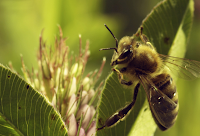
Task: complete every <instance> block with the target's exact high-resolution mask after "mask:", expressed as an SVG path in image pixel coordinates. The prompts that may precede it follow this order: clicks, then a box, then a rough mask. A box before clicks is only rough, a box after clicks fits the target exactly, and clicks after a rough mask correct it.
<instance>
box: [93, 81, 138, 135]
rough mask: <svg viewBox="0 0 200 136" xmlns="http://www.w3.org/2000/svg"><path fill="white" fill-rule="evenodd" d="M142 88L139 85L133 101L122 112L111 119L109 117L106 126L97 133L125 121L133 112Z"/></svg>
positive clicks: (135, 90)
mask: <svg viewBox="0 0 200 136" xmlns="http://www.w3.org/2000/svg"><path fill="white" fill-rule="evenodd" d="M139 87H140V83H138V84H137V85H136V87H135V89H134V94H133V100H132V102H131V103H130V104H129V105H127V106H125V107H124V108H123V109H122V110H120V111H118V112H117V113H115V114H113V115H112V116H111V117H109V118H108V119H107V120H106V122H105V124H104V125H103V127H101V128H97V131H99V130H101V129H104V128H105V127H111V126H113V125H116V123H118V122H119V121H121V120H123V119H124V117H125V116H126V115H127V114H128V113H129V112H130V111H131V109H132V108H133V106H134V104H135V101H136V98H137V94H138V90H139Z"/></svg>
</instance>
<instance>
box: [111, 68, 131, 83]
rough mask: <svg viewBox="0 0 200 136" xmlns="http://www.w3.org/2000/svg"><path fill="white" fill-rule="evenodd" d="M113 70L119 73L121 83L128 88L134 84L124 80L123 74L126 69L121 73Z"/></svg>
mask: <svg viewBox="0 0 200 136" xmlns="http://www.w3.org/2000/svg"><path fill="white" fill-rule="evenodd" d="M112 70H113V71H115V72H117V74H118V76H119V81H120V83H121V84H123V85H127V86H130V85H132V84H133V82H132V81H126V80H124V79H123V74H122V72H124V71H125V70H126V69H125V68H122V69H121V70H120V71H119V70H118V69H116V68H113V69H112Z"/></svg>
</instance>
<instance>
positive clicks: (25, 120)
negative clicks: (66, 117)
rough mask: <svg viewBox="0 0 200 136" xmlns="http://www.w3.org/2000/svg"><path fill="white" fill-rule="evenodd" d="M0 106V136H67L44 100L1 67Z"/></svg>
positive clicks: (64, 129) (18, 78) (21, 80)
mask: <svg viewBox="0 0 200 136" xmlns="http://www.w3.org/2000/svg"><path fill="white" fill-rule="evenodd" d="M0 106H1V107H0V130H1V131H0V135H20V136H22V135H29V136H33V135H59V136H66V135H67V130H66V128H65V125H64V123H63V121H62V119H61V117H60V115H59V114H58V113H57V112H56V111H55V109H54V108H53V106H51V104H50V103H49V102H48V101H47V100H46V98H45V97H44V96H43V95H41V94H40V93H38V92H37V91H36V90H34V89H33V88H32V87H31V86H30V85H29V84H28V83H26V82H25V81H24V80H23V79H21V78H20V77H19V76H18V75H17V74H15V73H13V72H11V71H10V70H9V69H7V68H5V67H4V66H2V65H0Z"/></svg>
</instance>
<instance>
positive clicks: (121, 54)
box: [100, 25, 140, 66]
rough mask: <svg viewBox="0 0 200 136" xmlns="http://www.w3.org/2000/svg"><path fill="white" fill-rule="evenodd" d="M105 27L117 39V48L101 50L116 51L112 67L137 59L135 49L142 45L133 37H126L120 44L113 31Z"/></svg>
mask: <svg viewBox="0 0 200 136" xmlns="http://www.w3.org/2000/svg"><path fill="white" fill-rule="evenodd" d="M105 27H106V28H107V29H108V30H109V32H110V33H111V34H112V36H113V37H114V38H115V41H116V47H115V48H103V49H100V50H112V49H114V54H113V56H112V60H111V66H114V65H117V64H125V63H128V62H129V61H131V60H132V59H133V58H134V57H135V53H134V52H135V49H136V48H138V47H139V45H140V43H138V42H136V40H135V39H134V38H133V37H129V36H125V37H123V38H122V39H121V40H120V41H119V43H118V40H117V38H116V37H115V36H114V34H113V33H112V32H111V30H110V29H109V28H108V27H107V26H106V25H105Z"/></svg>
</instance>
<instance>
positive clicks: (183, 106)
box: [0, 0, 200, 136]
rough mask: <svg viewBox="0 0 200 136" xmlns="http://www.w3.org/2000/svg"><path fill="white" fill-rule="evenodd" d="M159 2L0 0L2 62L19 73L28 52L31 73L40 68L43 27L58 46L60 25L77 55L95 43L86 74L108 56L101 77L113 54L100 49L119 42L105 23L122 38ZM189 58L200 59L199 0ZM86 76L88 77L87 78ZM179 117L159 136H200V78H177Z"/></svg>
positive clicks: (159, 133) (107, 67)
mask: <svg viewBox="0 0 200 136" xmlns="http://www.w3.org/2000/svg"><path fill="white" fill-rule="evenodd" d="M159 1H160V0H151V1H149V0H140V1H138V0H131V1H130V0H126V1H120V0H109V1H108V0H74V1H72V0H0V63H2V64H4V65H8V62H9V61H12V63H13V66H14V67H15V69H16V70H17V71H19V73H20V71H21V70H20V69H21V60H20V54H23V57H24V61H25V64H26V65H27V67H28V68H29V69H31V68H32V67H35V68H36V67H37V61H36V60H37V59H36V52H37V50H38V47H39V35H40V34H41V31H42V29H44V33H43V35H44V39H45V40H46V43H47V44H48V45H54V39H55V36H56V35H58V34H59V30H58V27H57V25H58V24H59V25H60V26H61V28H62V30H63V34H64V36H66V37H68V40H67V41H66V44H67V45H69V46H70V49H71V51H73V52H74V54H78V50H77V48H78V46H79V38H78V35H79V34H81V35H82V42H83V46H85V43H86V40H87V39H89V41H90V51H91V56H90V58H89V61H88V64H87V67H86V70H87V71H86V73H88V72H89V71H91V70H94V69H97V68H99V67H100V65H101V61H102V58H103V56H106V58H107V63H106V66H105V68H104V72H103V74H102V77H101V79H105V78H106V76H107V74H108V73H109V72H110V69H111V67H110V65H109V64H110V59H111V57H112V53H113V51H101V52H99V51H98V50H99V49H100V48H105V47H114V46H115V41H114V39H113V38H112V36H111V35H110V33H109V32H108V30H107V29H106V28H105V27H104V23H106V24H107V25H108V27H109V28H110V29H111V30H112V32H113V33H114V34H115V36H116V37H117V38H118V39H120V38H121V37H123V36H125V35H132V34H133V33H135V32H136V30H137V29H138V27H139V26H140V24H141V22H142V20H143V19H144V18H145V17H146V15H147V14H148V13H149V12H150V11H151V10H152V8H153V7H154V6H155V5H156V4H157V3H158V2H159ZM186 58H189V59H194V60H198V61H200V0H195V16H194V24H193V28H192V31H191V37H190V41H189V44H188V50H187V54H186ZM86 73H85V74H86ZM177 89H178V92H179V106H180V110H179V115H178V119H177V121H176V123H175V125H174V126H173V127H172V128H171V129H169V130H167V131H166V132H161V131H160V130H157V131H156V133H155V135H156V136H159V135H162V136H169V135H170V136H188V135H190V136H199V135H200V131H199V129H200V79H196V80H193V81H185V80H182V79H180V80H178V83H177Z"/></svg>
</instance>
